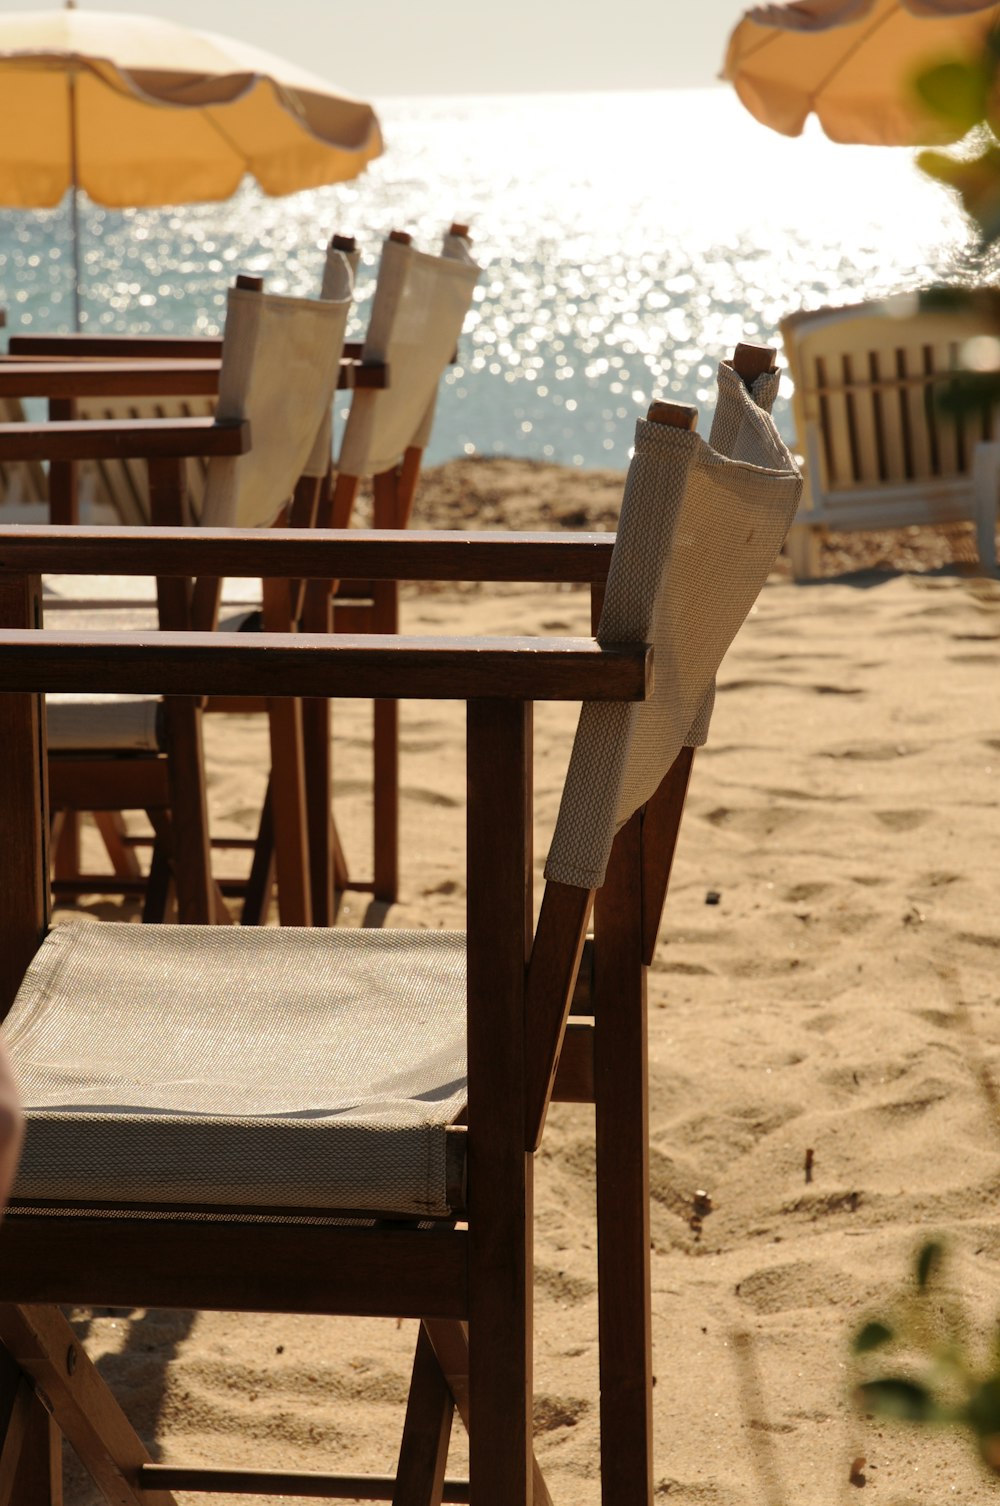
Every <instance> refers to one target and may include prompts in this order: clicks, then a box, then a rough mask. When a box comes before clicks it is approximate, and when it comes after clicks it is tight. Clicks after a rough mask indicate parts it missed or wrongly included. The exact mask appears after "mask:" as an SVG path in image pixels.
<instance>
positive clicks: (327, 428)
mask: <svg viewBox="0 0 1000 1506" xmlns="http://www.w3.org/2000/svg"><path fill="white" fill-rule="evenodd" d="M345 262H346V264H347V267H348V269H349V271H350V276H351V281H350V288H351V293H353V290H354V284H355V282H356V281H357V277H358V266H359V264H360V262H361V253H360V251H358V249H357V247H356V246H355V244H354V237H353V236H336V235H335V236H334V237H333V239H332V240H331V241H330V242H329V244H328V245H327V248H326V257H325V259H324V262H323V278H322V281H321V283H320V291H319V296H320V297H321V298H324V299H327V300H330V301H332V302H335V303H336V302H339V301H340V298H341V295H342V293H343V288H344V264H345ZM351 293H349V294H348V297H350V296H351ZM334 390H336V383H334ZM332 459H333V401H332V399H331V402H330V406H329V407H328V408H327V410H326V414H325V416H324V418H323V421H322V423H321V424H320V426H319V429H318V431H317V434H316V439H315V441H314V443H313V447H312V453H311V454H310V456H309V459H308V460H307V461H306V463H305V465H304V466H303V467H302V474H303V476H325V475H326V473H327V471H328V470H329V469H330V463H331V461H332Z"/></svg>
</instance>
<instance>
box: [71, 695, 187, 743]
mask: <svg viewBox="0 0 1000 1506" xmlns="http://www.w3.org/2000/svg"><path fill="white" fill-rule="evenodd" d="M162 704H163V703H162V701H161V700H160V699H159V697H158V696H125V695H121V696H115V695H107V696H101V695H81V696H73V695H69V694H67V695H55V696H54V695H48V696H46V697H45V732H46V739H47V742H48V748H49V752H50V753H63V752H70V753H75V752H79V751H82V750H84V749H86V750H90V751H93V752H103V753H108V752H119V753H156V752H158V751H159V749H160V748H161V747H162V738H161V730H162V728H161V715H160V708H161V706H162Z"/></svg>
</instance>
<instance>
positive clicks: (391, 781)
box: [372, 581, 399, 904]
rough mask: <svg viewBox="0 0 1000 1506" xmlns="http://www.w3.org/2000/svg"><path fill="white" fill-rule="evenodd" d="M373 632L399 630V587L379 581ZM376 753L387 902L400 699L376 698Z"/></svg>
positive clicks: (378, 881) (395, 820)
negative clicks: (380, 699) (386, 699)
mask: <svg viewBox="0 0 1000 1506" xmlns="http://www.w3.org/2000/svg"><path fill="white" fill-rule="evenodd" d="M372 632H373V633H398V632H399V587H398V585H397V583H396V582H395V581H376V582H375V589H374V594H373V604H372ZM373 757H374V779H373V798H374V807H375V811H374V865H375V871H374V879H375V885H374V893H375V898H376V899H378V900H382V901H383V902H384V903H385V904H394V903H395V901H396V899H397V898H398V896H399V702H398V701H376V702H375V707H374V730H373Z"/></svg>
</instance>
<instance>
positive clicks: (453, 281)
mask: <svg viewBox="0 0 1000 1506" xmlns="http://www.w3.org/2000/svg"><path fill="white" fill-rule="evenodd" d="M453 239H454V240H455V241H456V242H458V241H460V240H461V237H454V238H453ZM457 249H458V248H457V245H456V248H455V250H456V251H457ZM479 270H480V269H479V267H478V266H477V265H476V263H475V262H474V261H473V260H472V257H471V255H469V254H468V252H467V250H463V254H462V255H458V254H447V255H443V256H430V255H428V254H427V253H426V252H422V251H416V250H414V248H413V247H412V246H408V245H404V244H403V243H402V242H400V241H394V240H387V241H386V242H385V243H384V245H383V248H382V259H381V262H380V264H379V273H378V282H377V284H376V287H375V297H374V300H373V302H372V312H371V319H370V320H369V324H368V332H367V335H366V336H365V344H364V353H363V359H365V360H377V361H385V362H386V363H387V364H388V368H389V386H388V387H387V388H385V389H384V390H383V391H376V390H371V389H368V388H361V389H358V390H357V391H355V393H354V394H353V396H352V398H351V407H350V411H349V412H348V415H347V423H346V425H345V428H344V437H343V440H342V442H341V446H340V455H339V458H338V461H337V468H338V470H339V471H340V473H341V475H344V476H376V475H379V474H381V473H382V472H383V471H388V470H391V469H392V467H393V466H396V465H398V464H399V462H400V460H401V459H402V457H403V454H404V452H405V451H406V450H407V449H408V448H409V447H410V446H411V445H422V444H424V443H426V439H427V433H428V430H429V419H430V418H431V417H432V416H433V411H434V399H435V396H436V394H437V388H438V383H439V381H440V379H441V373H442V372H443V371H444V368H445V367H446V366H447V364H448V362H449V361H450V360H451V358H452V355H453V354H454V351H455V346H456V344H457V343H458V337H459V335H460V334H461V332H462V325H463V324H464V322H465V316H466V314H467V313H468V311H469V306H470V304H471V303H472V294H473V290H474V288H475V286H476V282H477V280H478V278H479Z"/></svg>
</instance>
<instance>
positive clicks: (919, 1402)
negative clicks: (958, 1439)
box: [858, 1375, 937, 1422]
mask: <svg viewBox="0 0 1000 1506" xmlns="http://www.w3.org/2000/svg"><path fill="white" fill-rule="evenodd" d="M858 1397H859V1400H860V1402H861V1405H862V1407H864V1408H865V1410H867V1411H869V1412H875V1413H876V1414H877V1415H878V1416H879V1417H898V1418H900V1419H902V1420H903V1421H904V1422H931V1421H933V1420H934V1419H935V1418H936V1417H937V1408H936V1407H935V1405H934V1398H933V1397H932V1396H931V1393H930V1392H929V1391H928V1389H927V1387H926V1386H922V1385H920V1383H919V1381H912V1380H906V1379H905V1377H903V1376H901V1375H894V1376H887V1377H886V1379H885V1380H875V1381H866V1382H865V1384H864V1385H862V1386H859V1387H858Z"/></svg>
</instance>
